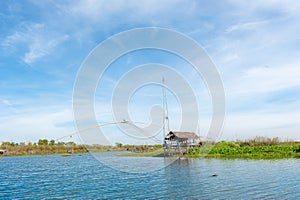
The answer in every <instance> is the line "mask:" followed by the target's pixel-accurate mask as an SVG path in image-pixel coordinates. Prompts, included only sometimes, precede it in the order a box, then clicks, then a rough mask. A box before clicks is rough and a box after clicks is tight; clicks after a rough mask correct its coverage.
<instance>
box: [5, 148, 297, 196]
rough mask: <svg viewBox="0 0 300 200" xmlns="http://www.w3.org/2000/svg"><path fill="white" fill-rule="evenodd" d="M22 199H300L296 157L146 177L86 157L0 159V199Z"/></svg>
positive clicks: (178, 164)
mask: <svg viewBox="0 0 300 200" xmlns="http://www.w3.org/2000/svg"><path fill="white" fill-rule="evenodd" d="M112 159H118V162H119V163H122V159H124V158H122V157H112ZM132 159H133V161H134V158H132ZM145 159H147V162H149V158H145ZM161 159H163V158H161ZM142 160H143V158H138V162H142ZM155 162H157V160H156V161H155ZM162 162H163V160H162ZM213 174H217V176H212V175H213ZM26 198H27V199H118V198H119V199H300V159H279V160H242V159H227V160H226V159H181V160H177V161H175V162H173V163H172V164H171V165H169V166H167V167H165V168H162V169H160V170H157V171H154V172H151V173H126V172H121V171H118V170H115V169H112V168H110V167H107V166H105V165H103V164H101V162H99V161H98V160H97V159H95V158H94V157H93V156H91V155H90V154H85V155H81V156H79V155H75V156H68V157H62V156H59V155H51V156H24V157H22V156H20V157H5V158H3V159H0V199H26Z"/></svg>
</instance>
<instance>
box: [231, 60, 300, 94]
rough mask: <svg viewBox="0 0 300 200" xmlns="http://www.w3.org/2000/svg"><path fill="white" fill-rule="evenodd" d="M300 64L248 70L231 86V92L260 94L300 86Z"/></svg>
mask: <svg viewBox="0 0 300 200" xmlns="http://www.w3.org/2000/svg"><path fill="white" fill-rule="evenodd" d="M299 77H300V65H298V64H294V65H287V66H280V67H268V66H264V67H256V68H252V69H249V70H246V71H245V73H244V74H243V75H242V76H240V77H238V78H236V79H235V80H234V81H233V82H232V85H231V86H230V88H231V89H230V91H229V93H239V94H247V95H260V94H261V93H266V92H267V93H268V92H269V93H270V92H274V91H282V90H285V89H291V88H293V87H300V79H299Z"/></svg>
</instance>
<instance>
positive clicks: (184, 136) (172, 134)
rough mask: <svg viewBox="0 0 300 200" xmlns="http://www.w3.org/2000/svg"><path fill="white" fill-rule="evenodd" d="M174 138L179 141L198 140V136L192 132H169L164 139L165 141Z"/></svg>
mask: <svg viewBox="0 0 300 200" xmlns="http://www.w3.org/2000/svg"><path fill="white" fill-rule="evenodd" d="M174 137H177V138H180V139H199V136H198V135H197V134H195V133H193V132H177V131H170V132H169V134H168V135H167V136H166V137H165V139H167V140H169V139H172V138H174Z"/></svg>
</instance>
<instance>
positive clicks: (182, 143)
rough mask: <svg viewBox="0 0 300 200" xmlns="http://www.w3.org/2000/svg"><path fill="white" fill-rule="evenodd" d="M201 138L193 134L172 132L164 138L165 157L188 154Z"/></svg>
mask: <svg viewBox="0 0 300 200" xmlns="http://www.w3.org/2000/svg"><path fill="white" fill-rule="evenodd" d="M199 139H200V138H199V136H198V135H197V134H195V133H193V132H176V131H170V132H169V133H168V134H167V135H166V136H165V138H164V155H165V156H175V155H183V154H186V153H188V151H189V148H190V147H191V146H193V145H196V144H197V141H199Z"/></svg>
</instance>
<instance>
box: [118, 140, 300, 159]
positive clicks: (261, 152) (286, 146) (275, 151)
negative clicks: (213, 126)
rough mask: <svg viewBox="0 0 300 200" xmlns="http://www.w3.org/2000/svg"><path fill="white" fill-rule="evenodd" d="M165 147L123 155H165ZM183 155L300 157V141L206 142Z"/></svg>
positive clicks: (193, 156)
mask: <svg viewBox="0 0 300 200" xmlns="http://www.w3.org/2000/svg"><path fill="white" fill-rule="evenodd" d="M163 155H164V153H163V149H160V150H156V151H150V152H140V153H128V154H123V155H122V156H152V157H157V156H163ZM183 157H189V158H241V159H280V158H300V142H278V143H258V142H256V143H249V142H225V141H222V142H219V143H216V144H211V143H206V144H202V145H199V146H195V147H192V148H190V149H189V152H188V153H187V154H184V155H183Z"/></svg>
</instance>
